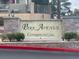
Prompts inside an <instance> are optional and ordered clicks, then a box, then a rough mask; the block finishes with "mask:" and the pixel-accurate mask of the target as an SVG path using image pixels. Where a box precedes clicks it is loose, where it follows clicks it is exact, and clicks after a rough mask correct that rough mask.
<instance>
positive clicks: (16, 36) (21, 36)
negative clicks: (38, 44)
mask: <svg viewBox="0 0 79 59" xmlns="http://www.w3.org/2000/svg"><path fill="white" fill-rule="evenodd" d="M24 38H25V35H24V34H23V33H15V39H16V40H17V41H22V40H23V39H24Z"/></svg>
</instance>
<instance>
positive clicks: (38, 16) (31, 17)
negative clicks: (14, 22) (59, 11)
mask: <svg viewBox="0 0 79 59" xmlns="http://www.w3.org/2000/svg"><path fill="white" fill-rule="evenodd" d="M0 17H8V13H0ZM15 17H18V18H20V19H21V20H47V19H50V15H49V14H38V13H36V14H34V13H32V14H30V13H16V14H15Z"/></svg>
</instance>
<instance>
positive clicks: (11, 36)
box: [1, 33, 25, 42]
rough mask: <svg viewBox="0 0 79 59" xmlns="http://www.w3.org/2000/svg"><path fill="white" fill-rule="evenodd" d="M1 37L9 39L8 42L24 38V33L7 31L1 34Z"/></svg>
mask: <svg viewBox="0 0 79 59" xmlns="http://www.w3.org/2000/svg"><path fill="white" fill-rule="evenodd" d="M1 37H2V39H7V38H8V39H9V41H10V42H12V41H13V40H15V39H16V40H17V41H22V40H23V39H24V38H25V35H24V34H23V33H7V34H2V35H1Z"/></svg>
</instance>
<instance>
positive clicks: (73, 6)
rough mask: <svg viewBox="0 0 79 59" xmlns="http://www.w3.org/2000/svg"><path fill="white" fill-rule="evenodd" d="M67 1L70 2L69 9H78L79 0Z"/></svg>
mask: <svg viewBox="0 0 79 59" xmlns="http://www.w3.org/2000/svg"><path fill="white" fill-rule="evenodd" d="M49 1H51V0H49ZM69 1H70V2H71V3H72V5H71V10H74V9H75V8H77V9H79V0H69Z"/></svg>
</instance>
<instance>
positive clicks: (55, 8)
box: [51, 0, 71, 18]
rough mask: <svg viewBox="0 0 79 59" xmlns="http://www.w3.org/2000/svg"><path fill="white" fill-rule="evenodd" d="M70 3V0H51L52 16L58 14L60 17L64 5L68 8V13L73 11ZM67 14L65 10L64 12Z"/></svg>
mask: <svg viewBox="0 0 79 59" xmlns="http://www.w3.org/2000/svg"><path fill="white" fill-rule="evenodd" d="M70 5H71V3H70V2H68V0H52V1H51V9H52V13H51V15H52V18H53V17H54V15H55V14H57V15H58V18H60V14H61V15H62V12H60V11H62V10H63V8H62V7H64V8H65V9H66V10H67V13H69V12H71V10H70ZM63 13H64V15H65V12H63Z"/></svg>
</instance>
